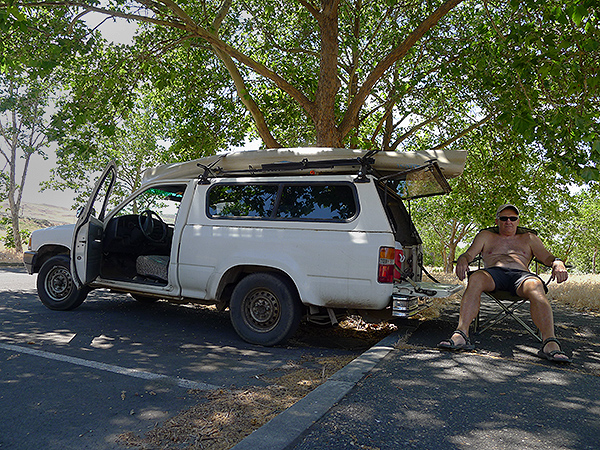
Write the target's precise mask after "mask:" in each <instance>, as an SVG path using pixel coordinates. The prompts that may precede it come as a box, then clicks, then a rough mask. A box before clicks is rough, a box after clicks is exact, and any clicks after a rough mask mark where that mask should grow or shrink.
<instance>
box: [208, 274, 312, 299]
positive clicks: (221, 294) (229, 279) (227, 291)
mask: <svg viewBox="0 0 600 450" xmlns="http://www.w3.org/2000/svg"><path fill="white" fill-rule="evenodd" d="M257 272H266V273H271V274H274V275H277V276H279V277H280V278H281V279H282V280H285V281H286V282H287V283H288V285H289V286H290V288H291V289H292V290H293V292H294V293H295V294H296V297H297V298H298V299H300V292H299V291H298V287H297V286H296V283H294V280H293V279H292V277H290V276H289V275H288V274H287V273H285V272H284V271H282V270H280V269H277V268H274V267H268V266H237V267H232V268H231V269H229V270H228V271H227V272H225V273H224V274H223V276H222V277H221V281H220V282H219V288H218V289H217V299H218V300H219V301H220V302H222V303H225V304H227V305H228V304H229V300H230V299H231V294H232V292H233V289H234V288H235V286H236V285H237V284H238V283H239V282H240V281H241V280H242V279H243V278H244V277H246V276H248V275H250V274H252V273H257Z"/></svg>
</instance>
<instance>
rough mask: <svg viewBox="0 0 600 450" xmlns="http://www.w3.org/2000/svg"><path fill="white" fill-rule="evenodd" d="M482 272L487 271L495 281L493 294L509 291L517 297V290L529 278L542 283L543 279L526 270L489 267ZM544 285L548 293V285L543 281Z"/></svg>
mask: <svg viewBox="0 0 600 450" xmlns="http://www.w3.org/2000/svg"><path fill="white" fill-rule="evenodd" d="M482 270H485V271H486V272H487V273H489V274H490V275H491V276H492V278H493V279H494V283H495V284H496V289H495V290H494V291H493V292H495V291H509V292H510V293H511V294H512V295H517V289H518V288H519V286H521V284H522V283H523V281H525V280H526V279H527V278H534V277H535V278H537V279H539V280H540V281H542V279H541V278H540V277H538V276H537V275H536V274H535V273H531V272H528V271H526V270H520V269H507V268H505V267H488V268H486V269H482ZM542 284H543V286H544V290H545V291H546V293H547V292H548V288H547V287H546V284H545V283H544V282H543V281H542Z"/></svg>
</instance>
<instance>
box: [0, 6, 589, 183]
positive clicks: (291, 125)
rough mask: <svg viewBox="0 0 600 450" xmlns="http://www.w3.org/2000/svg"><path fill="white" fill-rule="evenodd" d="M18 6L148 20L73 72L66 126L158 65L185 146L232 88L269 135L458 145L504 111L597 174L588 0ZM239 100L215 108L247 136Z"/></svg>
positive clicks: (570, 161)
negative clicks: (120, 50) (117, 50)
mask: <svg viewBox="0 0 600 450" xmlns="http://www.w3.org/2000/svg"><path fill="white" fill-rule="evenodd" d="M10 5H21V7H22V11H27V9H25V8H23V7H24V6H27V7H29V8H49V9H52V8H56V7H57V5H58V6H68V7H69V10H68V11H69V12H68V13H67V14H68V17H69V18H70V19H71V20H72V22H73V23H76V22H78V21H79V20H81V17H82V15H84V14H85V13H86V12H89V11H96V12H100V13H103V14H106V15H108V16H113V17H123V18H127V19H129V20H135V21H137V22H138V23H140V24H142V27H141V31H140V35H139V37H138V39H137V41H136V44H135V47H134V48H132V49H131V50H130V52H129V53H128V54H127V55H126V56H127V59H126V60H122V61H121V62H115V63H114V64H113V65H112V66H111V67H112V68H113V69H114V70H108V71H106V70H105V71H102V70H100V71H98V72H94V83H95V84H94V87H95V89H93V90H90V85H89V83H88V85H87V86H86V85H85V83H79V84H78V83H75V84H74V86H73V90H72V93H73V95H74V98H75V100H76V101H75V103H74V107H73V108H72V109H71V110H70V111H69V114H67V115H66V116H65V118H64V120H63V122H62V125H73V126H77V125H78V124H81V122H82V121H84V120H87V119H88V118H90V117H94V118H95V119H96V120H98V121H99V123H100V124H101V126H102V128H103V129H104V130H107V131H110V130H112V129H114V124H112V123H111V121H112V120H115V119H116V118H118V117H120V114H121V113H122V111H119V108H122V107H123V105H131V101H129V102H128V101H127V100H128V99H129V100H130V96H131V95H134V93H135V92H136V89H135V88H137V87H139V86H140V85H141V83H142V80H148V79H150V81H151V82H152V84H153V87H154V88H159V89H165V88H171V87H175V86H177V87H181V88H183V90H182V91H181V92H180V95H181V99H180V100H181V102H179V103H180V104H181V105H182V106H183V107H182V108H181V110H180V112H181V114H180V116H179V117H181V118H182V120H184V121H185V122H186V126H185V127H182V131H185V132H184V133H183V134H182V136H183V137H185V138H186V139H187V140H186V139H183V140H182V143H183V146H186V147H188V148H189V147H190V146H193V145H194V141H195V140H196V136H195V131H194V129H202V128H207V129H209V128H210V127H209V126H208V125H209V119H207V118H204V117H203V114H202V113H203V112H209V111H211V108H210V106H212V105H215V106H216V107H217V108H220V107H222V106H223V105H224V101H223V100H224V99H229V100H236V99H237V100H236V101H237V102H238V104H241V105H243V107H244V111H245V113H244V114H243V115H245V118H246V119H248V120H251V121H252V123H253V125H254V130H255V133H256V135H257V136H258V137H260V139H261V140H262V142H263V144H264V146H266V147H279V146H291V145H298V144H312V145H319V146H348V147H353V146H362V147H365V146H372V147H375V148H382V149H398V150H401V149H406V148H424V147H430V148H431V147H451V146H452V145H459V144H460V138H461V137H462V136H465V135H466V134H468V133H469V132H470V131H472V130H473V129H475V128H476V127H478V126H480V125H482V124H484V123H487V122H489V121H495V122H503V123H505V124H507V125H509V126H510V127H511V130H512V131H513V133H514V139H522V140H525V141H527V142H529V143H537V144H538V145H537V146H535V145H532V146H531V147H530V149H531V150H535V151H536V152H537V153H538V154H539V155H540V157H543V158H547V159H549V160H552V161H553V162H554V164H555V167H556V168H557V169H560V170H562V171H564V172H568V171H575V172H579V173H581V174H582V175H584V176H586V177H587V178H590V179H592V178H597V177H598V170H597V168H596V163H597V162H598V161H600V141H599V139H598V110H599V108H598V89H597V80H598V55H599V48H598V45H597V43H598V41H599V39H598V30H597V18H596V13H597V10H596V9H595V8H596V7H595V2H594V1H593V0H569V1H566V2H564V1H561V2H559V1H546V0H544V1H542V0H523V1H519V0H513V1H512V2H510V3H507V2H505V1H497V2H489V1H483V2H480V1H474V0H447V1H431V2H413V3H410V2H390V1H372V2H365V1H363V0H354V1H342V0H321V1H315V0H296V1H291V2H275V1H273V0H245V1H237V0H225V1H219V2H217V1H200V0H186V1H178V2H176V1H172V0H163V1H159V2H146V1H134V2H124V1H121V0H117V1H114V2H110V3H107V4H106V3H102V4H98V3H97V2H95V1H91V0H77V1H68V2H60V1H59V2H56V1H55V0H52V1H50V0H39V1H32V0H21V1H13V0H11V2H10ZM103 5H106V6H103ZM0 7H2V3H1V1H0ZM4 7H5V8H6V9H7V10H8V9H10V11H14V10H15V9H14V8H15V6H10V7H8V4H6V3H5V4H4ZM67 31H68V30H65V35H67V34H68V33H67ZM123 56H125V55H123ZM182 61H185V64H182ZM96 64H97V63H96ZM223 72H225V73H226V74H227V76H226V77H222V78H221V77H220V75H218V74H221V73H223ZM211 74H213V75H216V76H215V77H211V76H210V75H211ZM218 78H220V81H219V80H218ZM204 80H210V85H212V86H214V90H213V94H214V95H210V94H209V99H208V101H207V102H206V103H205V104H203V106H202V107H200V108H197V109H194V102H193V101H192V99H193V98H194V97H193V96H190V93H192V92H193V89H194V87H197V86H201V85H202V83H203V81H204ZM186 89H187V90H186ZM233 93H235V94H236V96H234V95H232V94H233ZM222 94H224V95H222ZM107 99H110V101H106V100H107ZM206 105H208V107H207V106H206ZM90 108H93V110H94V112H93V114H92V113H90V112H89V110H90ZM212 110H213V111H217V110H218V109H214V108H213V109H212ZM238 112H239V109H237V108H230V109H229V110H228V111H223V113H224V115H222V114H218V117H219V118H221V121H222V123H224V124H225V125H226V127H225V128H221V132H223V133H227V134H231V135H233V136H234V137H235V139H237V141H238V142H239V140H240V136H239V134H240V133H241V134H247V133H248V128H247V123H248V122H247V121H246V120H241V121H240V120H235V119H239V117H240V114H237V113H238ZM208 117H209V118H212V119H214V118H215V115H214V114H213V115H212V116H211V115H210V114H209V115H208ZM233 130H235V131H236V132H235V133H232V131H233ZM213 131H214V130H213ZM236 133H237V134H236ZM198 140H199V141H201V142H203V139H202V136H201V139H198ZM183 146H182V147H183Z"/></svg>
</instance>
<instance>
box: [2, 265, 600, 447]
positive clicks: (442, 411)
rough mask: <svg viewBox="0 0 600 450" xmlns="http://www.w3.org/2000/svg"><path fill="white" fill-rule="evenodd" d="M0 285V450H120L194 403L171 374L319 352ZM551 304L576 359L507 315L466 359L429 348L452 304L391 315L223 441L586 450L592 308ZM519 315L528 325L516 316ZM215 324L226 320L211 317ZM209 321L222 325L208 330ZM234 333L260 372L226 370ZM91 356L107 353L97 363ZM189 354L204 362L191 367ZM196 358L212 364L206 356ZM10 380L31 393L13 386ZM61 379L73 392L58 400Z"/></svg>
mask: <svg viewBox="0 0 600 450" xmlns="http://www.w3.org/2000/svg"><path fill="white" fill-rule="evenodd" d="M7 280H10V283H11V286H12V289H13V290H12V291H11V293H10V295H9V296H8V297H7V298H6V299H5V300H4V303H3V304H2V308H0V312H2V313H3V314H9V313H10V314H11V315H10V316H6V317H5V318H4V319H2V333H3V336H4V338H3V339H2V340H1V341H2V342H0V343H1V344H2V346H3V347H2V349H3V351H4V353H3V362H2V364H1V365H0V374H2V377H0V378H4V379H5V381H4V382H3V384H4V387H3V389H2V391H0V403H1V404H2V405H1V407H0V409H1V410H2V411H3V414H2V416H3V422H4V424H3V426H2V427H0V429H1V430H3V431H2V432H0V448H15V449H17V448H18V449H25V448H40V447H39V445H42V447H45V448H63V449H64V448H75V447H73V445H75V444H77V443H78V444H77V445H78V447H77V448H94V449H96V448H98V449H100V448H116V447H113V445H108V442H109V441H110V442H114V438H115V436H116V434H117V433H118V432H122V430H124V429H131V428H139V429H138V431H140V432H141V431H142V428H145V427H148V426H150V427H151V426H153V425H155V424H156V423H158V422H160V421H162V420H165V418H166V417H170V416H172V415H173V414H174V413H176V412H177V411H178V410H180V409H183V408H185V407H188V406H189V405H191V404H193V402H194V401H195V399H194V398H192V397H189V396H188V395H185V394H182V393H184V392H186V391H185V389H184V390H181V388H182V387H184V388H185V386H179V387H177V384H178V383H181V382H186V380H187V381H195V382H201V383H208V384H211V385H213V384H214V385H217V384H218V385H222V383H220V382H219V375H218V373H217V372H215V374H212V373H211V372H209V371H207V370H205V369H207V368H212V367H213V366H214V367H219V368H221V369H223V372H222V373H227V374H228V376H230V377H231V376H232V375H233V378H232V379H231V380H230V381H229V382H230V383H231V382H233V383H236V384H237V383H240V384H244V381H243V380H245V377H248V376H252V374H253V373H259V372H260V373H262V372H264V371H265V370H268V369H269V368H270V367H271V368H272V367H276V366H278V365H279V364H283V363H284V362H285V360H287V359H288V358H291V357H293V355H295V356H298V357H300V356H301V355H302V354H304V353H305V352H306V351H315V350H316V351H318V352H320V353H321V352H326V350H324V349H316V348H315V349H312V350H309V349H308V347H304V345H306V344H301V345H299V347H296V348H281V349H277V348H274V349H262V348H245V346H244V344H239V343H238V339H237V338H235V335H234V333H233V330H230V329H229V328H230V327H229V326H228V324H227V320H226V318H219V317H212V316H210V317H208V316H207V317H205V316H206V314H204V313H203V314H199V313H198V314H196V313H193V312H192V315H191V316H190V312H189V311H182V310H181V309H177V308H176V307H173V306H171V305H166V304H165V305H157V306H158V307H156V306H155V307H154V308H152V309H151V310H146V309H144V308H142V307H141V306H140V305H138V304H136V302H127V301H118V302H115V303H113V300H112V295H113V294H110V295H106V294H103V293H96V294H94V296H92V298H91V301H90V302H87V303H85V304H84V305H85V307H83V308H81V310H77V314H71V313H62V314H59V313H54V312H48V311H47V310H45V309H44V308H43V307H42V306H41V305H40V304H39V302H37V301H35V300H34V299H32V296H33V295H34V294H32V293H31V280H30V279H28V278H26V277H24V276H23V275H22V270H20V269H19V270H15V273H14V275H11V273H10V272H9V271H7V270H3V273H0V285H2V286H4V284H6V283H7ZM15 283H17V284H15ZM21 284H22V285H21ZM105 297H106V298H105ZM108 297H110V298H108ZM553 307H554V312H555V321H556V324H557V326H556V328H557V336H558V337H559V339H560V340H561V342H562V343H563V349H564V350H565V351H566V352H567V353H568V354H569V356H572V358H573V360H574V361H573V363H572V364H571V365H568V366H564V365H555V364H552V363H550V362H548V361H545V360H541V359H539V358H538V357H537V356H536V353H537V350H538V349H539V346H540V345H539V343H538V342H537V341H535V340H534V339H533V338H532V337H531V336H530V335H528V334H527V333H526V332H524V331H523V330H522V329H521V328H520V327H519V325H518V324H516V322H506V323H503V324H498V325H496V326H494V327H493V328H491V329H490V330H488V331H487V332H486V333H484V334H482V335H480V336H474V342H475V344H476V350H475V351H473V352H468V353H450V352H444V351H440V350H438V349H437V348H436V344H437V343H438V342H439V341H441V340H443V339H445V338H447V337H448V336H450V334H451V333H452V331H453V330H454V328H455V326H456V322H457V312H458V306H457V305H455V306H453V307H451V308H449V309H448V310H446V311H445V312H444V313H443V315H442V316H441V317H440V318H439V319H436V320H428V321H423V322H419V321H399V322H397V325H398V331H397V332H396V333H394V334H392V335H390V336H388V337H386V338H385V339H384V340H383V341H381V342H379V343H378V344H376V345H375V346H373V347H371V348H370V349H368V350H366V351H365V352H364V353H362V354H361V355H360V356H359V357H358V358H356V359H355V360H354V361H352V362H351V363H350V364H348V365H347V366H346V367H344V368H343V369H342V370H340V371H339V372H337V373H336V374H335V375H333V376H332V377H331V378H330V379H329V380H328V381H327V382H326V383H324V384H322V385H321V386H319V387H318V388H317V389H315V390H314V391H312V392H311V393H310V394H309V395H307V396H306V397H305V398H304V399H302V400H300V401H299V402H297V403H296V404H295V405H294V406H292V407H291V408H289V409H287V410H286V411H284V412H283V413H282V414H280V415H279V416H277V417H275V418H274V419H273V420H272V421H271V422H269V423H267V424H266V425H264V426H263V427H261V428H260V429H258V430H256V431H255V432H254V433H252V434H251V435H250V436H248V437H247V438H246V439H245V440H243V441H241V442H240V443H239V444H238V445H237V446H235V447H234V449H235V450H246V449H251V450H308V449H310V450H316V449H331V450H337V449H365V450H367V449H368V450H383V449H403V448H409V449H410V448H417V449H440V450H443V449H460V450H462V449H467V448H477V449H484V450H485V449H494V450H495V449H510V450H522V449H535V450H538V449H544V450H554V449H557V450H559V449H560V450H563V449H570V450H578V449H598V448H600V442H599V437H600V396H599V395H598V392H599V388H600V337H599V336H600V325H599V322H598V320H597V319H598V316H594V315H591V314H585V313H579V312H576V311H574V310H572V309H569V308H567V307H563V306H560V305H553ZM493 313H494V311H492V310H491V309H490V308H489V305H486V306H485V307H484V309H483V311H482V315H483V316H484V317H485V316H491V315H492V314H493ZM15 314H16V315H15ZM521 316H522V317H523V318H524V319H526V320H528V317H529V315H528V312H527V311H523V312H522V313H521ZM7 317H10V318H7ZM50 319H52V320H53V322H52V324H51V325H50V323H47V321H48V320H50ZM74 319H77V320H74ZM217 319H218V320H220V321H222V322H223V323H218V324H217V323H213V322H214V321H215V320H217ZM203 321H204V322H206V323H205V324H204V325H202V322H203ZM128 323H134V324H136V327H137V328H136V330H137V331H136V334H135V335H133V336H126V334H125V333H126V332H125V330H128V329H130V328H131V327H130V326H128V325H127V324H128ZM88 324H89V325H88ZM138 328H139V329H138ZM202 328H207V329H209V330H208V331H210V333H212V338H209V339H210V340H211V341H210V342H207V338H205V337H203V336H202V335H200V334H198V333H200V331H199V329H200V330H201V329H202ZM22 330H28V331H27V332H26V333H24V332H23V331H22ZM86 330H87V331H86ZM217 330H218V331H223V332H224V333H225V334H224V335H223V336H222V337H219V338H218V339H217V338H216V335H215V333H216V332H217ZM115 337H116V338H115ZM92 338H93V339H92ZM212 340H214V341H215V342H212ZM234 340H235V342H236V344H235V348H237V347H238V346H239V347H240V349H239V350H235V349H234V350H235V351H237V352H238V353H240V352H241V353H240V355H241V354H242V353H244V352H253V357H252V358H251V360H252V364H254V365H256V367H252V368H251V370H250V371H249V367H248V365H247V363H249V362H250V360H248V361H247V358H244V357H242V359H243V362H244V361H246V363H245V364H242V365H241V366H240V367H242V366H243V367H244V370H242V371H240V373H236V368H237V367H238V366H239V365H240V364H239V361H240V355H237V353H236V355H237V357H236V358H234V360H235V361H238V363H235V362H234V363H231V364H230V363H227V361H228V360H225V359H224V354H223V355H222V353H223V351H225V352H230V353H231V352H234V353H235V351H234V350H232V349H233V348H234V346H232V345H231V344H226V343H228V342H234ZM63 341H64V342H63ZM171 341H173V342H171ZM179 341H181V342H179ZM188 341H193V345H191V344H189V342H188ZM177 342H178V343H177ZM176 343H177V344H176ZM142 344H143V345H142ZM12 346H17V347H18V348H16V347H15V348H14V349H13V347H12ZM136 348H137V349H138V350H136ZM140 349H144V351H141V350H140ZM36 351H37V352H40V353H44V355H38V354H35V352H36ZM98 351H101V352H102V355H103V357H102V358H101V359H102V360H103V362H102V363H101V364H100V365H98V364H99V363H97V361H98V360H99V359H100V358H98V357H97V356H98V355H100V353H98V354H97V352H98ZM338 351H339V350H336V353H337V352H338ZM354 351H356V350H354ZM94 352H96V353H94ZM217 353H218V355H217ZM258 353H259V354H258ZM263 353H264V355H263ZM256 354H258V356H257V355H256ZM86 355H87V356H86ZM94 355H96V356H94ZM215 355H216V356H215ZM40 356H44V357H43V358H40ZM55 356H56V358H58V359H55ZM234 356H235V355H234ZM61 358H62V359H61ZM65 358H66V360H65ZM161 358H163V359H164V360H163V359H161ZM199 358H201V359H202V358H204V359H202V361H203V363H202V364H198V361H199ZM207 358H208V360H210V361H211V364H206V363H205V362H204V361H206V360H207ZM215 358H216V359H215ZM257 358H258V359H257ZM217 360H218V361H217ZM44 361H47V362H46V363H44ZM90 361H92V363H93V365H90ZM157 361H158V362H160V364H157ZM215 361H217V362H218V364H216V363H215ZM65 363H66V364H65ZM128 367H135V368H136V370H135V371H131V370H130V369H128ZM123 369H125V372H123ZM211 370H212V369H211ZM101 374H104V375H101ZM199 374H202V376H199ZM124 375H126V377H124ZM147 376H155V377H158V378H151V379H148V378H144V377H147ZM236 377H240V378H239V379H236ZM90 380H91V381H93V383H92V384H90V383H89V381H90ZM136 380H141V381H142V383H141V384H140V382H138V381H136ZM222 381H223V380H221V382H222ZM19 384H22V385H23V386H29V387H28V388H27V390H26V391H24V390H22V389H21V390H19V389H18V386H19ZM61 386H69V387H70V388H69V389H70V390H69V391H68V395H65V393H64V392H65V391H64V390H63V389H61ZM90 386H93V387H94V388H93V389H92V388H91V387H90ZM24 406H26V408H25V407H24ZM20 427H21V428H20ZM58 430H60V432H58ZM23 431H27V432H26V433H23ZM3 433H10V435H7V434H3ZM69 436H71V438H69ZM73 436H75V437H76V440H75V441H74V440H73V438H72V437H73ZM17 437H18V438H19V439H20V441H16V440H15V439H16V438H17ZM99 438H101V439H102V440H103V441H104V442H103V443H102V442H101V441H100V439H99ZM42 443H43V444H42ZM30 445H36V446H35V447H30ZM120 448H122V447H120Z"/></svg>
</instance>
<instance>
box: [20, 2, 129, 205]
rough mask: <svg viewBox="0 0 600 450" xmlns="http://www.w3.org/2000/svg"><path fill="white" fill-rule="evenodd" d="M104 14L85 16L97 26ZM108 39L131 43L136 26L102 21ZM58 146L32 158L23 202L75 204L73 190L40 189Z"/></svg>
mask: <svg viewBox="0 0 600 450" xmlns="http://www.w3.org/2000/svg"><path fill="white" fill-rule="evenodd" d="M103 18H104V16H101V15H99V14H95V13H89V14H87V15H85V16H84V19H85V21H86V22H87V24H88V26H90V27H95V26H97V25H98V24H100V23H101V22H102V20H103ZM99 29H100V30H101V31H102V34H103V35H104V37H105V38H106V39H109V40H111V41H113V42H119V43H129V42H131V39H132V37H133V35H134V33H135V26H134V25H132V24H128V23H127V22H126V21H124V20H116V21H113V20H112V19H109V20H107V21H105V22H104V23H102V25H100V28H99ZM55 151H56V147H50V148H49V149H47V151H46V153H47V155H48V160H44V159H43V158H42V157H41V156H39V155H34V156H33V157H32V158H31V162H30V167H29V170H28V174H27V179H26V181H25V189H24V190H23V202H25V203H39V204H47V205H54V206H62V207H64V208H69V209H70V208H71V206H72V204H73V198H74V197H75V195H74V193H73V192H71V191H66V192H58V191H50V190H47V191H44V192H39V191H40V186H39V185H40V183H41V182H42V181H48V180H49V179H50V169H51V168H53V167H56V155H55Z"/></svg>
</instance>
